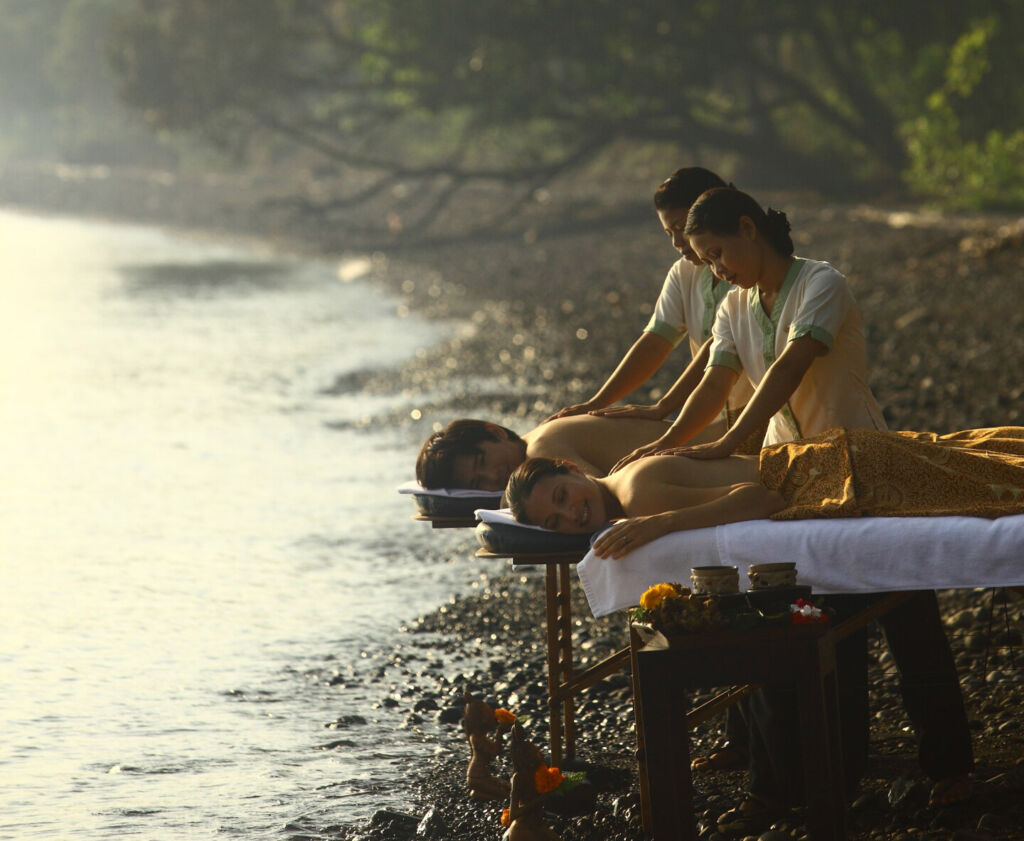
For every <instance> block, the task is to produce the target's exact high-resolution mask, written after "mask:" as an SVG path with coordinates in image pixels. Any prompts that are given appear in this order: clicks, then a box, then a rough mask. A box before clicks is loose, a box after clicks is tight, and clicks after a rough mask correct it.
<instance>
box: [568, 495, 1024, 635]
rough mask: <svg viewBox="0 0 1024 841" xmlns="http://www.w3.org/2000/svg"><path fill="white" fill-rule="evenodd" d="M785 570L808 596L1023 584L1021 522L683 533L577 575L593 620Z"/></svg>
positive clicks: (766, 525)
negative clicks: (714, 573)
mask: <svg viewBox="0 0 1024 841" xmlns="http://www.w3.org/2000/svg"><path fill="white" fill-rule="evenodd" d="M775 561H792V562H794V563H796V566H797V582H798V583H799V584H806V585H810V587H811V588H812V589H813V591H814V592H815V593H875V592H885V591H888V590H947V589H973V588H975V587H1010V586H1020V585H1024V514H1020V515H1014V516H1011V517H1000V518H999V519H996V520H986V519H982V518H979V517H860V518H852V519H841V520H839V519H837V520H791V521H786V522H778V521H772V520H751V521H748V522H743V523H732V524H730V525H727V526H716V527H714V528H707V529H696V530H693V531H680V532H674V533H672V534H668V535H665V536H664V537H661V538H659V539H658V540H655V541H652V542H651V543H649V544H647V545H646V546H642V547H641V548H639V549H637V550H636V551H634V552H630V553H629V554H628V555H626V556H625V557H624V558H622V559H621V560H618V561H615V560H611V559H607V558H598V557H597V556H596V555H594V553H593V552H592V551H591V552H588V553H587V555H586V557H585V558H584V559H583V560H582V561H581V562H580V564H579V565H578V566H577V567H576V572H577V574H578V575H579V577H580V581H581V583H582V584H583V590H584V592H585V593H586V596H587V601H588V602H589V604H590V609H591V611H592V612H593V614H594V615H595V616H604V615H606V614H608V613H612V612H613V611H616V610H621V609H623V608H627V607H631V606H633V605H635V604H637V603H639V601H640V595H641V594H642V593H643V592H644V590H646V589H647V588H648V587H650V586H651V585H653V584H660V583H661V582H663V581H676V582H680V583H682V584H684V585H687V586H688V584H689V579H690V568H691V567H695V566H713V565H716V564H722V565H728V566H736V567H738V568H739V573H740V582H741V587H743V584H744V582H745V581H746V574H747V567H749V566H750V564H760V563H772V562H775Z"/></svg>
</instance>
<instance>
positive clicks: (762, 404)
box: [673, 336, 828, 458]
mask: <svg viewBox="0 0 1024 841" xmlns="http://www.w3.org/2000/svg"><path fill="white" fill-rule="evenodd" d="M827 352H828V348H827V347H826V346H825V345H823V344H822V343H821V342H819V341H818V340H817V339H812V338H811V337H810V336H801V337H800V338H799V339H794V340H793V341H791V342H790V343H789V344H787V345H786V348H785V350H783V351H782V353H781V354H780V355H779V358H778V359H776V360H775V362H773V363H772V365H771V367H770V368H769V369H768V372H767V373H766V374H765V376H764V379H763V380H761V383H760V385H758V387H757V391H755V392H754V396H753V397H751V398H750V402H749V403H747V406H746V408H745V409H744V410H743V412H742V413H741V414H740V416H739V418H737V420H736V423H734V424H733V425H732V426H731V427H730V428H729V431H728V432H726V434H725V435H723V436H722V437H721V438H719V439H718V440H717V441H712V442H711V443H709V444H697V445H695V446H693V447H683V448H681V449H679V450H676V451H674V452H673V455H684V456H689V457H691V458H724V457H725V456H728V455H732V453H734V452H736V448H737V447H739V445H740V444H742V443H743V442H744V441H745V440H746V439H747V437H748V436H749V435H750V434H751V433H752V432H753V431H754V430H755V429H762V428H764V425H765V424H767V423H768V421H769V420H770V419H771V418H772V416H773V415H774V414H775V413H776V412H778V411H779V410H780V409H781V408H782V407H783V406H785V405H786V402H787V401H788V400H789V398H790V397H792V396H793V392H794V391H796V389H797V386H799V385H800V383H801V381H802V380H803V378H804V375H805V374H806V373H807V369H808V368H810V367H811V364H812V363H813V362H814V360H815V359H817V358H818V357H819V356H822V355H824V354H825V353H827Z"/></svg>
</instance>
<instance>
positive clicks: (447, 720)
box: [437, 707, 462, 724]
mask: <svg viewBox="0 0 1024 841" xmlns="http://www.w3.org/2000/svg"><path fill="white" fill-rule="evenodd" d="M437 720H438V721H439V722H441V724H456V723H457V722H460V721H462V707H445V708H444V709H443V710H441V711H440V712H439V713H438V714H437Z"/></svg>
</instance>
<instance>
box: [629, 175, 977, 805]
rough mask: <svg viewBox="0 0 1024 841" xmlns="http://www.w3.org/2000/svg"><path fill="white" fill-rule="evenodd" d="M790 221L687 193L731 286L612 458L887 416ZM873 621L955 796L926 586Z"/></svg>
mask: <svg viewBox="0 0 1024 841" xmlns="http://www.w3.org/2000/svg"><path fill="white" fill-rule="evenodd" d="M789 230H790V227H789V222H788V220H787V219H786V216H785V214H784V213H781V212H779V211H774V210H769V211H768V213H765V211H764V210H763V209H762V208H761V206H760V205H759V204H758V203H757V202H756V201H755V200H754V199H753V198H751V197H750V196H748V195H746V194H744V193H741V192H740V191H738V190H734V189H731V188H718V189H713V190H710V191H709V192H707V193H705V194H704V195H702V196H701V197H700V198H699V199H697V201H696V202H694V204H693V206H692V207H691V209H690V214H689V216H688V218H687V222H686V227H685V228H684V233H685V234H686V236H687V238H688V240H689V243H690V246H691V248H692V249H693V250H694V252H695V253H696V254H697V256H698V257H700V258H701V259H702V260H703V261H704V262H706V263H707V264H708V265H710V266H711V269H712V271H713V272H714V273H715V275H716V277H718V278H719V279H720V280H726V281H728V282H729V283H731V284H732V285H733V286H735V287H738V288H735V289H733V291H731V292H730V293H729V294H728V295H727V296H726V299H725V301H724V302H723V303H722V305H721V307H719V310H718V314H717V316H716V318H715V325H714V331H713V333H714V336H713V339H712V345H711V351H710V359H709V363H708V368H707V370H706V371H705V373H704V376H703V378H702V379H701V382H700V384H699V385H698V386H697V388H696V389H695V390H694V391H693V393H692V394H691V395H690V398H689V399H688V400H687V402H686V405H685V406H684V407H683V410H682V412H681V413H680V415H679V417H678V418H677V419H676V421H675V423H674V424H673V425H672V427H671V428H670V429H669V430H668V431H667V432H666V433H665V435H663V436H662V438H661V439H659V440H658V441H656V442H654V443H653V444H650V445H647V446H646V447H642V448H640V449H639V450H637V451H634V453H633V454H632V455H631V456H627V457H626V458H625V459H623V461H621V462H620V463H619V465H617V466H616V468H613V470H615V469H617V468H618V467H621V466H622V465H623V464H625V463H627V462H628V461H631V460H633V459H635V458H637V457H641V456H644V455H648V454H651V453H654V452H658V451H661V450H665V449H670V448H676V449H673V450H672V451H673V452H676V453H679V454H683V455H688V456H690V457H692V458H719V457H723V456H727V455H730V454H731V453H733V452H734V451H735V450H736V448H737V446H738V444H739V443H740V442H742V441H743V439H744V437H745V436H747V435H749V433H750V432H751V431H752V430H755V429H757V428H758V427H759V426H760V425H761V424H763V423H765V422H768V432H767V434H766V437H765V443H766V444H775V443H784V442H786V441H792V440H797V439H800V438H804V437H807V436H810V435H818V434H820V433H822V432H825V431H826V430H828V429H830V428H834V427H847V428H875V429H884V428H885V421H884V419H883V417H882V412H881V410H880V409H879V406H878V403H877V402H876V400H875V398H874V396H873V395H872V393H871V390H870V389H869V388H868V386H867V381H866V354H865V349H864V333H863V329H862V326H861V318H860V311H859V309H858V307H857V305H856V302H855V301H854V299H853V296H852V295H851V293H850V290H849V288H848V287H847V285H846V280H845V278H844V277H843V275H842V274H840V273H839V272H838V271H836V269H834V268H833V267H832V266H830V265H829V264H828V263H822V262H817V261H814V260H806V259H801V258H795V257H794V256H793V250H794V249H793V241H792V239H791V238H790V235H789ZM743 376H746V377H749V378H750V380H751V381H752V382H753V383H754V384H755V385H756V391H755V392H754V396H753V397H752V398H751V400H750V402H749V403H748V404H747V406H746V408H745V410H744V411H743V413H742V414H741V415H740V417H739V418H738V420H737V421H736V423H735V424H734V425H733V426H731V427H730V428H729V430H728V431H727V432H726V433H725V434H724V435H723V436H721V437H720V438H719V439H718V440H717V441H715V442H712V443H709V444H702V445H693V446H683V447H678V445H680V444H685V443H686V442H687V441H690V440H691V439H692V438H693V436H694V435H696V434H697V433H698V432H700V431H701V430H702V429H704V427H705V426H707V425H708V423H710V422H711V421H712V420H713V419H714V418H715V416H716V413H717V412H719V411H720V410H721V407H722V405H723V404H724V401H725V399H726V396H727V395H728V394H729V392H730V390H731V388H732V386H733V383H734V382H735V380H736V379H737V378H738V377H743ZM880 624H881V625H882V628H883V630H884V632H885V637H886V642H887V644H888V646H889V649H890V651H891V652H892V655H893V660H894V661H895V663H896V665H897V667H898V668H899V672H900V684H901V687H900V688H901V691H902V694H903V702H904V706H905V708H906V710H907V713H908V715H909V716H910V718H911V720H912V722H913V724H914V729H915V732H916V735H917V739H918V760H919V762H920V764H921V767H922V769H923V770H924V771H925V773H927V774H928V775H929V776H930V777H931V778H932V780H933V781H934V783H935V784H934V787H933V789H932V796H931V800H932V802H933V803H934V804H935V805H942V804H943V803H946V802H953V801H956V800H958V799H962V798H963V797H966V796H968V795H969V794H970V782H969V779H968V776H967V775H968V774H969V773H970V771H971V770H972V768H973V754H972V749H971V737H970V731H969V729H968V725H967V716H966V713H965V711H964V706H963V697H962V694H961V692H960V684H959V679H958V677H957V673H956V666H955V663H954V661H953V657H952V653H951V652H950V649H949V642H948V640H947V639H946V635H945V631H944V629H943V626H942V620H941V618H940V616H939V611H938V603H937V601H936V598H935V594H934V592H931V591H927V592H921V593H918V594H917V595H916V596H915V597H914V598H912V599H910V600H909V601H908V602H906V603H904V605H903V606H901V607H900V608H898V609H897V610H894V611H891V612H890V613H888V614H887V615H886V616H885V617H883V619H882V620H880ZM774 735H775V737H776V738H779V737H783V738H786V737H788V735H789V734H788V733H781V734H780V733H778V732H777V733H776V734H774ZM752 746H753V742H752ZM762 747H763V746H762ZM780 752H781V751H780ZM769 753H775V751H772V750H771V748H769ZM851 758H852V757H851ZM759 759H760V760H761V762H760V763H759ZM752 760H753V763H754V764H755V765H757V764H761V765H762V767H761V768H760V769H756V770H755V769H754V768H752V769H751V770H752V771H755V775H756V771H761V772H763V771H764V770H765V769H764V766H763V764H762V763H763V761H764V760H765V757H764V755H763V754H762V755H761V756H760V757H758V756H753V757H752ZM855 764H857V763H856V760H855ZM773 770H775V775H774V776H776V779H775V780H774V781H773V782H774V783H775V784H776V786H778V788H780V789H783V790H785V789H787V788H788V787H789V785H791V784H792V783H791V780H787V779H784V778H785V777H786V776H789V775H788V774H786V773H785V772H783V771H781V770H780V769H778V768H775V769H773ZM768 776H771V775H770V774H769V775H768ZM780 777H781V778H783V779H779V778H780ZM771 787H773V788H774V787H775V786H771ZM752 788H753V787H752ZM753 790H754V791H755V792H756V788H753ZM744 805H748V806H749V805H750V804H744ZM736 811H741V812H742V811H743V809H742V807H741V809H740V810H736ZM734 817H736V816H734Z"/></svg>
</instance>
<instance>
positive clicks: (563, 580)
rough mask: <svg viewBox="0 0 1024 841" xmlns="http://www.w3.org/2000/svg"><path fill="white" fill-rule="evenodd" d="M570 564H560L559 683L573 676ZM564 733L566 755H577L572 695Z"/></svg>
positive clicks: (564, 718)
mask: <svg viewBox="0 0 1024 841" xmlns="http://www.w3.org/2000/svg"><path fill="white" fill-rule="evenodd" d="M570 587H571V580H570V576H569V565H568V564H559V565H558V608H559V615H558V665H559V669H558V679H559V685H562V684H565V683H568V682H569V681H570V680H572V676H573V671H574V668H573V652H572V590H571V589H570ZM562 735H563V737H564V739H565V756H567V757H574V756H576V702H575V700H574V699H573V696H572V695H569V696H567V697H566V698H565V699H563V701H562Z"/></svg>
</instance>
